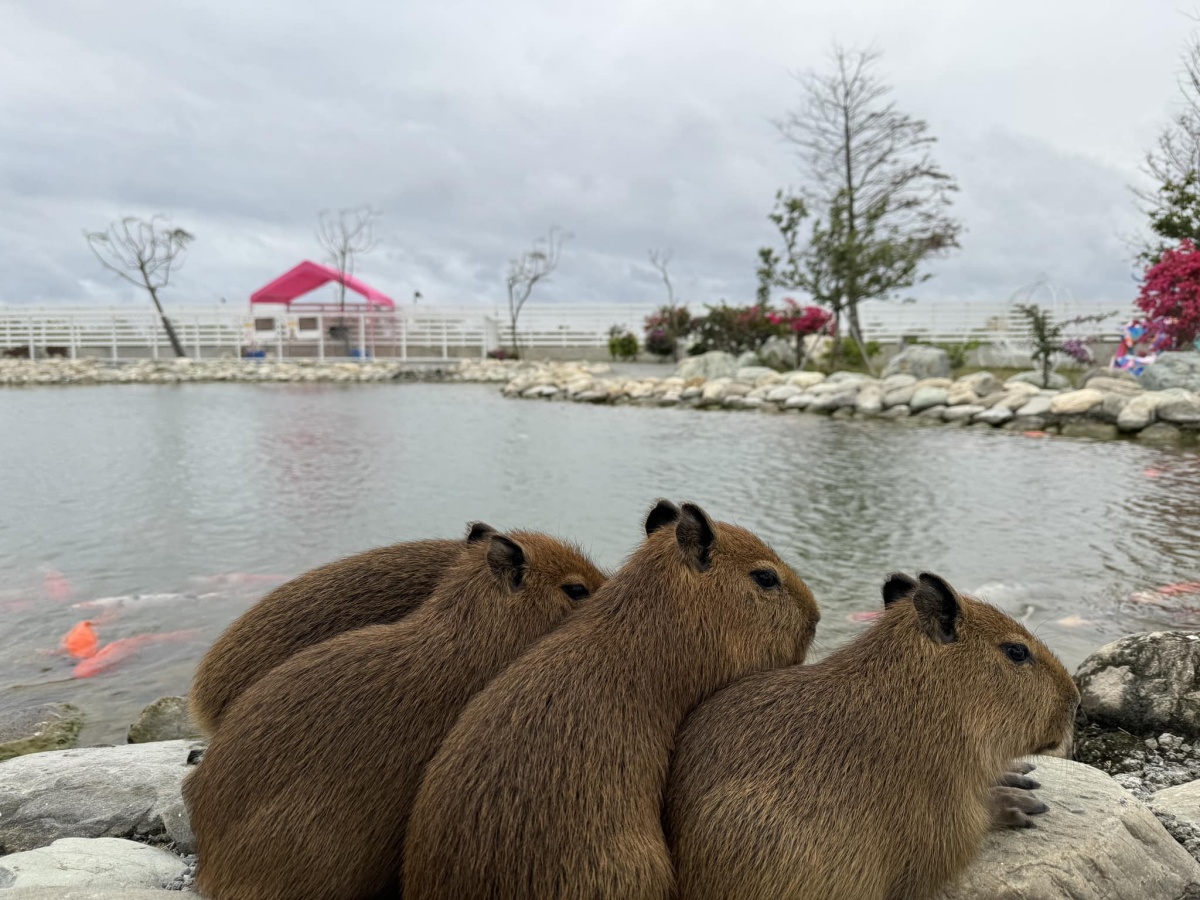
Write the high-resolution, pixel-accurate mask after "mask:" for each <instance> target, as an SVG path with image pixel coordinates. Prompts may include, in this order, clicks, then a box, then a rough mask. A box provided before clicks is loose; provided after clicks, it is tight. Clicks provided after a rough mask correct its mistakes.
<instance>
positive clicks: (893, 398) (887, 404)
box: [883, 382, 917, 409]
mask: <svg viewBox="0 0 1200 900" xmlns="http://www.w3.org/2000/svg"><path fill="white" fill-rule="evenodd" d="M916 392H917V385H916V382H913V383H912V384H908V385H904V386H903V387H898V388H892V389H891V390H886V389H885V390H884V393H883V408H884V409H889V408H891V407H893V406H907V405H908V404H909V403H911V402H912V398H913V394H915V393H916Z"/></svg>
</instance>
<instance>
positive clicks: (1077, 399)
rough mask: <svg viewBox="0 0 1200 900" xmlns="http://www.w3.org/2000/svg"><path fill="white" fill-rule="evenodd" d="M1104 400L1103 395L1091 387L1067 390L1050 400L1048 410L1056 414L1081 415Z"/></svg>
mask: <svg viewBox="0 0 1200 900" xmlns="http://www.w3.org/2000/svg"><path fill="white" fill-rule="evenodd" d="M1103 402H1104V395H1103V394H1102V393H1100V392H1099V391H1094V390H1092V389H1091V388H1084V389H1083V390H1081V391H1067V392H1066V393H1064V394H1059V395H1058V396H1057V397H1055V398H1054V399H1053V400H1051V401H1050V412H1051V413H1052V414H1053V415H1056V416H1081V415H1083V414H1084V413H1086V412H1087V411H1088V410H1089V409H1091V408H1092V407H1093V406H1099V405H1100V404H1101V403H1103Z"/></svg>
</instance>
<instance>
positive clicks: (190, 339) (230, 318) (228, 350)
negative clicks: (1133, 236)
mask: <svg viewBox="0 0 1200 900" xmlns="http://www.w3.org/2000/svg"><path fill="white" fill-rule="evenodd" d="M1118 309H1119V314H1118V315H1116V316H1114V317H1113V318H1111V319H1109V320H1107V321H1106V322H1104V323H1103V324H1101V325H1099V326H1087V327H1086V328H1084V329H1081V331H1083V332H1090V333H1092V334H1095V333H1097V332H1099V333H1100V336H1101V337H1105V338H1113V337H1115V336H1116V335H1117V333H1118V328H1119V326H1120V325H1121V324H1122V323H1123V322H1125V321H1127V320H1128V319H1129V318H1132V317H1133V315H1134V312H1133V310H1132V308H1131V307H1128V306H1126V307H1124V308H1120V307H1119V306H1118V305H1116V304H1113V305H1109V306H1107V307H1105V306H1101V305H1098V304H1090V303H1070V304H1057V305H1056V308H1055V309H1054V313H1055V315H1056V316H1057V317H1058V318H1060V319H1061V318H1071V317H1073V316H1075V315H1081V314H1086V313H1092V312H1096V311H1115V310H1118ZM695 311H696V312H701V311H702V309H697V310H695ZM506 312H507V311H506V310H504V309H502V308H498V307H496V308H493V307H479V306H476V307H421V306H406V307H402V308H400V309H397V310H396V311H395V312H367V313H364V312H352V311H349V310H348V311H346V312H345V313H340V312H330V311H329V310H328V309H325V310H320V311H316V310H307V311H306V310H303V309H301V308H299V307H293V308H292V309H290V310H289V309H285V308H283V307H279V308H275V309H272V308H265V307H264V308H259V309H255V310H253V311H252V312H249V313H247V312H240V311H236V310H231V309H227V308H224V307H215V308H212V307H203V308H202V307H176V308H173V309H170V310H169V311H168V314H169V316H170V319H171V322H172V325H173V326H174V328H175V332H176V334H177V335H178V337H179V340H180V342H181V343H182V344H183V347H184V349H185V351H186V352H187V353H188V354H189V355H190V356H192V357H193V358H199V359H204V358H211V357H221V356H241V355H265V356H271V357H280V358H282V357H314V358H319V359H325V358H340V357H347V356H350V357H363V356H370V357H385V358H393V359H401V360H411V361H413V362H430V361H448V360H452V359H456V358H464V357H470V356H475V357H479V356H484V355H486V354H487V353H488V352H489V351H491V350H495V349H497V348H500V347H508V346H510V345H511V339H510V327H509V322H508V316H507V314H506ZM650 312H652V307H650V306H646V307H640V306H618V305H611V306H541V307H536V308H535V307H530V308H528V309H526V310H525V311H524V312H523V313H522V314H521V319H520V325H519V328H518V341H519V344H520V347H521V349H522V350H534V351H543V352H549V351H554V350H558V351H572V350H579V351H586V350H590V351H595V350H602V349H604V348H606V347H607V344H608V337H609V329H610V328H611V327H612V326H613V325H618V326H620V327H622V328H623V329H628V330H629V331H631V332H633V333H634V334H636V335H640V334H641V333H642V323H643V320H644V318H645V317H646V316H647V315H648V314H649V313H650ZM861 317H862V325H863V332H864V335H863V336H864V337H865V338H866V339H868V340H875V341H879V342H881V343H890V342H895V341H897V340H899V339H900V338H901V337H907V338H910V339H915V340H922V341H933V342H950V343H953V342H966V341H971V340H977V341H980V342H981V343H984V344H989V345H993V346H996V347H1000V348H1009V349H1011V348H1015V347H1019V346H1021V345H1023V344H1024V343H1025V342H1026V341H1027V338H1028V335H1027V329H1026V326H1025V323H1024V321H1023V320H1022V319H1021V318H1020V316H1018V315H1017V314H1016V311H1015V310H1014V308H1013V306H1012V304H1011V303H1008V302H1003V301H1001V302H984V303H955V302H947V301H939V302H924V303H912V304H903V303H870V304H866V305H864V306H863V308H862V314H861ZM0 352H2V353H3V354H4V355H5V356H30V357H34V358H39V357H46V356H66V357H71V358H75V357H78V356H93V357H94V356H98V357H105V358H110V359H114V360H117V359H129V358H140V357H146V356H152V357H159V356H163V357H168V356H171V355H173V353H172V349H171V345H170V342H169V341H168V339H167V336H166V333H165V332H164V330H163V327H162V323H161V322H160V320H159V318H158V316H157V314H156V313H155V311H154V309H153V308H152V307H150V308H144V309H143V308H137V307H125V308H117V309H102V308H70V307H25V306H7V307H5V306H0Z"/></svg>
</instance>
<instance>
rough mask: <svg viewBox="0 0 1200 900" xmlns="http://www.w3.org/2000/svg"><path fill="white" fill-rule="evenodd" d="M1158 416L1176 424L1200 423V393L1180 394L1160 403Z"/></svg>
mask: <svg viewBox="0 0 1200 900" xmlns="http://www.w3.org/2000/svg"><path fill="white" fill-rule="evenodd" d="M1157 413H1158V417H1159V418H1160V419H1161V420H1162V421H1164V422H1171V423H1173V424H1175V425H1197V424H1200V395H1197V394H1191V393H1189V394H1183V393H1182V392H1180V394H1178V395H1176V396H1173V397H1171V398H1170V399H1166V400H1164V401H1163V402H1162V403H1160V404H1159V405H1158V410H1157Z"/></svg>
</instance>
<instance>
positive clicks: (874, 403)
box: [450, 354, 1200, 443]
mask: <svg viewBox="0 0 1200 900" xmlns="http://www.w3.org/2000/svg"><path fill="white" fill-rule="evenodd" d="M706 355H709V354H706ZM717 372H721V368H720V367H719V366H711V365H708V366H706V365H705V363H704V360H703V357H695V358H692V359H688V360H685V361H684V362H682V363H680V365H679V367H678V369H677V370H676V373H675V374H672V375H668V376H665V377H623V376H621V375H619V374H617V373H615V372H614V371H613V369H612V367H611V366H608V365H607V364H603V363H601V364H588V363H560V362H522V363H512V362H500V361H496V360H483V361H470V362H464V363H460V364H458V365H456V366H455V368H454V369H453V371H452V374H451V376H450V380H452V381H475V382H503V387H502V388H501V390H502V392H503V394H504V395H505V396H506V397H513V398H521V399H525V400H569V401H572V402H575V403H595V404H607V405H620V404H632V405H637V406H663V407H670V406H682V407H692V408H697V409H726V410H743V411H745V410H757V411H759V412H766V413H801V412H805V413H816V414H820V415H826V416H830V417H832V418H838V419H842V418H852V417H853V418H883V419H902V420H912V421H913V422H915V423H920V424H955V425H960V426H966V425H970V426H976V427H981V428H989V429H992V428H1002V429H1005V430H1008V431H1021V432H1045V433H1054V434H1062V435H1065V436H1068V437H1084V438H1093V439H1098V440H1108V439H1113V438H1117V437H1121V436H1136V437H1137V438H1139V439H1140V440H1143V441H1147V442H1161V443H1179V442H1181V441H1184V440H1190V439H1192V438H1194V437H1195V436H1196V435H1197V433H1200V394H1197V393H1196V392H1194V391H1191V390H1187V389H1184V388H1168V389H1165V390H1160V391H1150V390H1146V389H1145V388H1143V387H1142V385H1141V384H1139V383H1138V381H1137V380H1136V379H1135V378H1133V377H1132V376H1130V375H1127V374H1125V373H1122V372H1117V371H1109V370H1103V369H1100V370H1093V371H1092V372H1089V373H1087V375H1085V377H1084V379H1083V381H1082V384H1081V387H1079V388H1078V389H1070V388H1049V389H1046V388H1041V387H1039V386H1038V385H1037V384H1036V383H1031V381H1033V380H1034V379H1033V378H1032V377H1031V376H1032V374H1033V373H1021V374H1019V375H1016V376H1013V377H1012V378H1009V379H1008V380H1007V381H1004V382H1001V381H1000V380H999V379H997V378H996V377H995V376H994V375H992V374H991V373H990V372H975V373H972V374H970V375H965V376H963V377H961V378H958V379H950V378H918V377H916V376H915V375H911V374H906V373H901V374H894V375H888V376H886V377H884V378H871V377H870V376H868V375H863V374H859V373H856V372H835V373H834V374H832V375H829V376H826V375H824V374H822V373H820V372H804V371H793V372H776V371H775V370H773V369H769V368H766V367H764V366H743V367H740V368H736V369H733V370H732V372H728V370H726V373H722V374H715V373H717Z"/></svg>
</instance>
